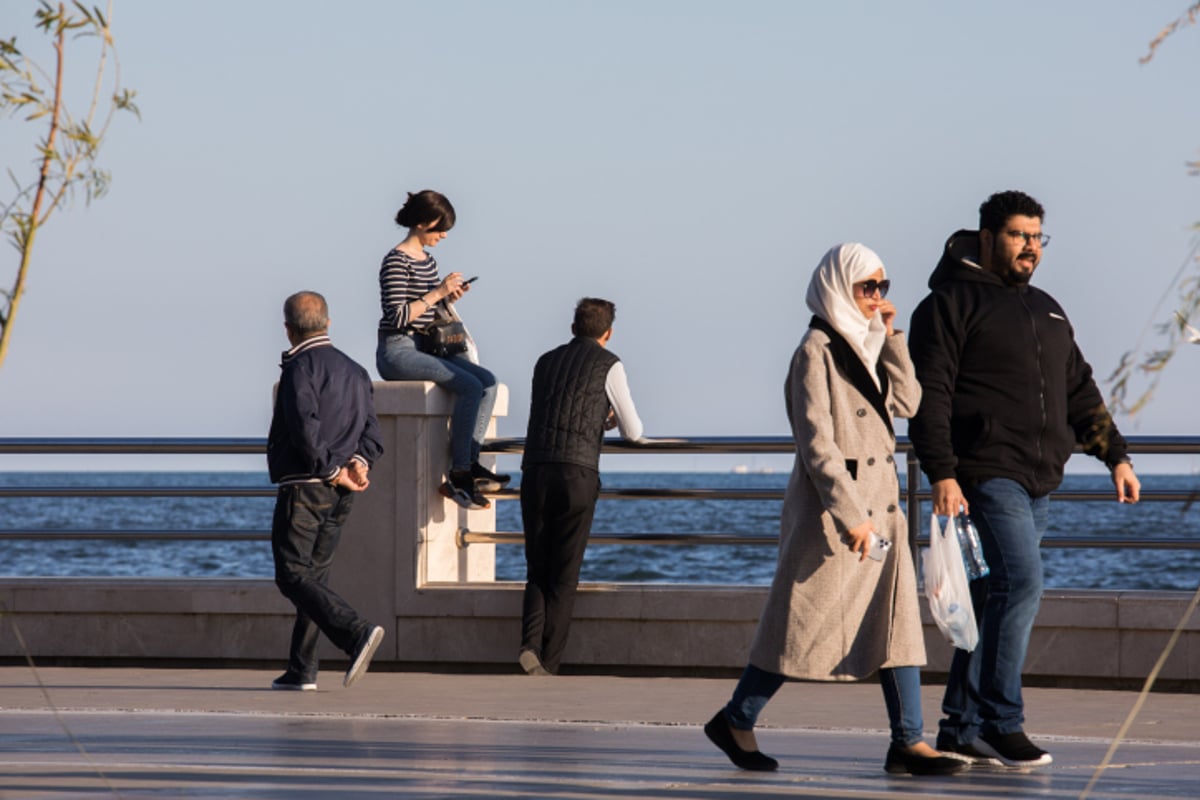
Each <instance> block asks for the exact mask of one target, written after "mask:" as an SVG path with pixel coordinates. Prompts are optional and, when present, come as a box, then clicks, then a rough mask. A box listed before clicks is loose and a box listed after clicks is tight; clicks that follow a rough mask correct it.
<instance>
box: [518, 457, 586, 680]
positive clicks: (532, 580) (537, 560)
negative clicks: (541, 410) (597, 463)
mask: <svg viewBox="0 0 1200 800" xmlns="http://www.w3.org/2000/svg"><path fill="white" fill-rule="evenodd" d="M599 496H600V473H599V472H597V471H596V470H594V469H589V468H587V467H579V466H575V465H573V464H537V465H535V466H532V467H530V468H528V469H526V470H524V471H523V472H522V474H521V520H522V522H523V523H524V526H525V566H526V581H527V582H526V584H525V600H524V605H523V608H522V620H521V649H522V650H532V651H533V652H534V653H536V654H537V656H538V658H539V660H541V662H542V666H544V667H545V668H546V669H547V670H549V671H550V672H558V666H559V664H560V663H561V661H562V655H563V650H565V649H566V647H567V634H568V633H569V632H570V629H571V614H572V613H573V611H574V609H575V589H576V587H577V586H578V585H579V568H580V566H581V565H582V564H583V551H584V548H586V547H587V539H588V533H589V532H590V531H591V528H592V516H593V514H594V513H595V511H596V500H597V498H598V497H599Z"/></svg>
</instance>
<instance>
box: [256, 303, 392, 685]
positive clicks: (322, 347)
mask: <svg viewBox="0 0 1200 800" xmlns="http://www.w3.org/2000/svg"><path fill="white" fill-rule="evenodd" d="M283 318H284V323H283V325H284V329H285V330H286V331H287V337H288V341H289V342H290V343H291V345H292V348H291V349H290V350H288V351H287V352H286V353H284V354H283V364H282V367H283V374H282V376H281V377H280V379H279V387H278V390H277V392H276V395H275V412H274V414H273V416H272V418H271V432H270V434H269V436H268V437H267V466H268V468H269V470H270V474H271V480H272V481H273V482H275V483H278V484H279V492H278V494H277V495H276V498H275V515H274V519H273V520H272V522H271V552H272V554H273V555H274V557H275V584H276V585H277V586H278V587H279V591H281V592H282V593H283V595H284V597H286V598H287V599H288V600H291V601H292V603H293V604H294V605H295V606H296V624H295V626H294V627H293V629H292V644H291V653H290V656H289V658H288V668H287V672H285V673H283V675H280V676H279V677H278V678H276V679H275V681H274V682H273V683H272V684H271V688H272V689H291V690H294V691H314V690H315V689H316V688H317V656H316V650H317V633H318V631H319V632H322V633H324V634H325V635H326V636H327V637H329V639H330V641H332V642H333V643H334V644H335V645H337V646H338V648H340V649H341V650H342V651H343V652H345V653H346V655H347V656H349V657H350V668H349V669H348V670H346V677H345V679H344V681H343V685H345V686H350V685H352V684H353V683H354V682H355V681H357V680H358V678H359V677H360V676H362V674H363V673H364V672H366V671H367V667H368V665H370V663H371V657H372V656H373V655H374V654H375V650H376V649H377V648H378V647H379V643H380V642H381V641H382V640H383V628H381V627H379V626H378V625H372V624H371V623H370V622H368V621H367V620H366V619H364V618H362V617H361V616H359V615H358V613H357V612H355V610H354V609H353V608H351V607H350V606H349V604H347V603H346V601H345V600H343V599H342V598H341V597H340V596H338V594H337V593H336V592H334V591H333V590H332V589H330V588H329V585H328V584H329V569H330V566H331V565H332V563H333V555H334V552H335V551H336V550H337V545H338V540H339V538H340V537H341V533H342V525H343V524H344V523H345V522H346V518H347V517H348V516H349V515H350V507H351V505H352V504H353V501H354V495H355V494H356V493H357V492H361V491H363V490H364V489H366V488H367V485H368V480H367V473H368V471H369V470H370V468H371V465H372V464H374V463H375V460H376V459H377V458H379V456H380V455H382V454H383V443H382V441H381V439H380V435H379V423H378V421H376V419H375V408H374V403H373V399H372V389H371V379H370V376H368V375H367V371H366V370H365V369H363V368H362V367H360V366H359V365H358V364H356V363H354V361H352V360H351V359H350V358H349V357H348V356H346V355H345V354H344V353H342V352H341V351H340V350H337V349H336V348H334V346H333V343H332V342H331V341H330V340H329V335H328V330H329V309H328V306H326V304H325V298H324V297H322V296H321V295H319V294H317V293H316V292H298V293H296V294H294V295H292V296H291V297H289V298H288V299H287V301H286V302H285V303H284V305H283Z"/></svg>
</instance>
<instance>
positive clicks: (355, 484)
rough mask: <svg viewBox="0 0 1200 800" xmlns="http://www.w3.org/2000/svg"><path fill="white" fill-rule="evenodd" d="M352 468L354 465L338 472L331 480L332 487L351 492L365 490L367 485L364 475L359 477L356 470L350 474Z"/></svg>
mask: <svg viewBox="0 0 1200 800" xmlns="http://www.w3.org/2000/svg"><path fill="white" fill-rule="evenodd" d="M353 466H354V465H353V464H351V467H350V468H347V467H342V468H341V469H340V470H338V474H337V477H336V478H334V479H333V485H334V486H340V487H342V488H343V489H347V490H349V491H351V492H361V491H363V490H364V489H366V488H367V486H368V485H369V482H368V481H367V476H366V473H365V472H363V473H362V474H361V476H360V475H359V473H358V471H357V470H355V471H354V472H351V469H352V468H353Z"/></svg>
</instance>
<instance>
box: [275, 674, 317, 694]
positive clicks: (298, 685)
mask: <svg viewBox="0 0 1200 800" xmlns="http://www.w3.org/2000/svg"><path fill="white" fill-rule="evenodd" d="M271 688H272V689H275V690H276V691H282V692H315V691H316V690H317V682H316V681H315V680H308V679H307V678H301V677H300V676H299V675H297V674H295V673H294V672H285V673H283V674H282V675H280V676H279V677H278V678H276V679H275V680H273V681H271Z"/></svg>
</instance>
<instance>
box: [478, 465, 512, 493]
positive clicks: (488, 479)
mask: <svg viewBox="0 0 1200 800" xmlns="http://www.w3.org/2000/svg"><path fill="white" fill-rule="evenodd" d="M471 477H472V478H474V479H475V490H476V491H479V492H498V491H500V490H501V489H503V488H504V485H505V484H507V483H508V482H509V481H511V480H512V475H499V474H497V473H495V472H492V471H491V470H490V469H488V468H487V467H485V466H483V465H482V464H480V463H479V462H478V461H476V462H475V463H474V464H472V465H471Z"/></svg>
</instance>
